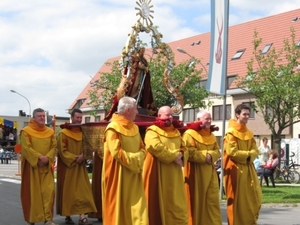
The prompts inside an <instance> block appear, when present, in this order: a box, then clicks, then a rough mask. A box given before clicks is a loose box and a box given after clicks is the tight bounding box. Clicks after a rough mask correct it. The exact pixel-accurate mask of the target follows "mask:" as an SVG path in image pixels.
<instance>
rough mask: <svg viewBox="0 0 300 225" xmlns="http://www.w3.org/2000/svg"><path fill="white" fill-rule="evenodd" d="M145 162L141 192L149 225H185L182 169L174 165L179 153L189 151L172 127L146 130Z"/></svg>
mask: <svg viewBox="0 0 300 225" xmlns="http://www.w3.org/2000/svg"><path fill="white" fill-rule="evenodd" d="M145 144H146V150H147V155H146V161H145V165H144V174H143V179H144V188H145V192H146V198H147V204H148V211H149V224H150V225H171V224H176V225H187V224H188V206H187V198H186V193H185V189H184V178H183V172H182V167H180V166H179V165H178V164H176V163H175V162H174V160H175V158H176V157H177V155H178V153H179V151H183V153H184V164H186V162H187V160H188V151H187V149H186V148H185V145H184V143H183V141H182V138H181V135H180V133H179V131H178V130H177V129H175V128H174V127H173V125H172V126H171V127H164V128H159V127H157V126H155V125H153V126H150V127H149V128H148V129H147V130H146V135H145Z"/></svg>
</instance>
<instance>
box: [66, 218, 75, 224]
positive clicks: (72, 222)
mask: <svg viewBox="0 0 300 225" xmlns="http://www.w3.org/2000/svg"><path fill="white" fill-rule="evenodd" d="M65 224H75V223H74V221H73V220H72V218H71V217H70V216H66V218H65Z"/></svg>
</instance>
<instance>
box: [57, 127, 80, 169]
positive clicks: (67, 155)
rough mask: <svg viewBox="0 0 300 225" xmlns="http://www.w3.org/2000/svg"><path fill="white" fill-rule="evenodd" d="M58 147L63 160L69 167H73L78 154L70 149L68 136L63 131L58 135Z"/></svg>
mask: <svg viewBox="0 0 300 225" xmlns="http://www.w3.org/2000/svg"><path fill="white" fill-rule="evenodd" d="M57 149H58V154H59V156H60V158H61V160H62V161H63V163H64V164H65V165H66V166H67V167H69V168H71V167H73V166H75V165H76V164H77V163H76V155H75V154H73V153H71V152H69V151H68V138H67V136H66V135H64V134H63V133H60V134H59V136H58V141H57Z"/></svg>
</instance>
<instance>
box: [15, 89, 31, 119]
mask: <svg viewBox="0 0 300 225" xmlns="http://www.w3.org/2000/svg"><path fill="white" fill-rule="evenodd" d="M10 91H11V92H12V93H16V94H18V95H20V96H22V97H23V98H25V99H26V101H27V102H28V105H29V114H28V115H29V118H30V117H31V116H30V114H31V105H30V102H29V100H28V99H27V98H26V97H25V96H24V95H21V94H20V93H19V92H16V91H15V90H10Z"/></svg>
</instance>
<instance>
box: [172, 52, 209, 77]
mask: <svg viewBox="0 0 300 225" xmlns="http://www.w3.org/2000/svg"><path fill="white" fill-rule="evenodd" d="M177 51H179V52H180V53H183V54H186V55H188V56H189V57H191V61H190V63H189V67H190V66H192V65H193V64H194V63H195V62H196V61H197V60H196V59H195V57H194V56H191V55H190V54H189V53H187V52H186V51H185V50H184V49H182V48H180V47H178V48H177ZM199 63H200V65H201V66H202V67H203V69H204V70H205V72H206V74H208V71H207V69H206V68H205V66H204V65H203V64H202V62H201V60H199Z"/></svg>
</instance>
